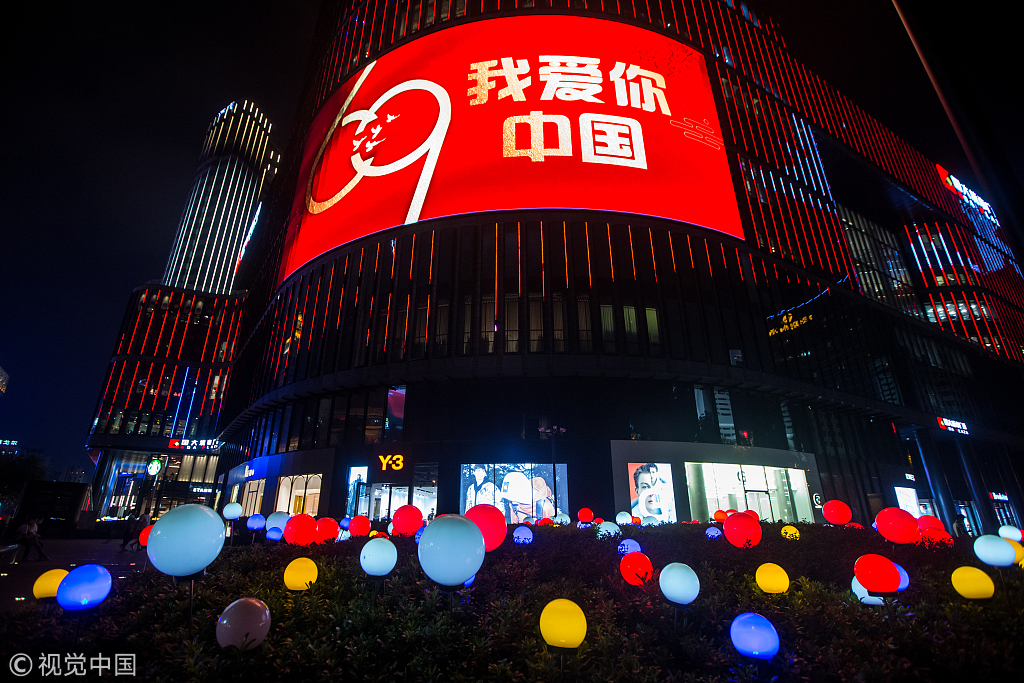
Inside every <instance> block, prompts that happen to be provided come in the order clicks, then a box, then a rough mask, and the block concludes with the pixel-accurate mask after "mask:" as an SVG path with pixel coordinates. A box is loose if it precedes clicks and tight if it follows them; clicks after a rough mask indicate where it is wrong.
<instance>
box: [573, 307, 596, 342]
mask: <svg viewBox="0 0 1024 683" xmlns="http://www.w3.org/2000/svg"><path fill="white" fill-rule="evenodd" d="M576 323H577V325H578V326H579V333H580V353H590V352H591V351H593V350H594V332H593V328H592V326H591V324H590V297H589V296H581V297H577V299H576Z"/></svg>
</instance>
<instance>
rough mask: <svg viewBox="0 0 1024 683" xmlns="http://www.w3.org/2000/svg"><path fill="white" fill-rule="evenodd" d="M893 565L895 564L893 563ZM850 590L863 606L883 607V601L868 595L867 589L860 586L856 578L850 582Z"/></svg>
mask: <svg viewBox="0 0 1024 683" xmlns="http://www.w3.org/2000/svg"><path fill="white" fill-rule="evenodd" d="M893 564H896V563H895V562H894V563H893ZM897 566H899V565H897ZM850 590H852V591H853V594H854V595H856V596H857V599H858V600H860V601H861V603H862V604H864V605H884V604H885V601H884V600H882V598H877V597H875V596H873V595H868V589H867V588H865V587H864V586H862V585H861V583H860V581H858V580H857V577H856V576H855V577H853V581H851V582H850Z"/></svg>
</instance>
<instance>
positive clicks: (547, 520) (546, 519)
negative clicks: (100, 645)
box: [537, 517, 555, 526]
mask: <svg viewBox="0 0 1024 683" xmlns="http://www.w3.org/2000/svg"><path fill="white" fill-rule="evenodd" d="M554 523H555V521H554V520H553V519H551V518H550V517H543V518H541V520H540V521H539V522H537V526H552V525H554Z"/></svg>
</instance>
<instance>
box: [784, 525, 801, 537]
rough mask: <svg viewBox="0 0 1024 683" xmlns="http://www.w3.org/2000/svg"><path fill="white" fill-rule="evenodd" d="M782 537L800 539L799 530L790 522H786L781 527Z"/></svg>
mask: <svg viewBox="0 0 1024 683" xmlns="http://www.w3.org/2000/svg"><path fill="white" fill-rule="evenodd" d="M782 537H783V538H788V539H789V540H791V541H797V540H799V539H800V530H799V529H797V528H796V527H795V526H792V525H791V524H787V525H786V526H784V527H782Z"/></svg>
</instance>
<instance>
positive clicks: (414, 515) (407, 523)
mask: <svg viewBox="0 0 1024 683" xmlns="http://www.w3.org/2000/svg"><path fill="white" fill-rule="evenodd" d="M391 523H392V524H394V527H392V531H393V532H394V534H395V536H414V535H415V534H416V532H417V531H419V530H420V528H421V527H422V526H423V513H422V512H420V509H419V508H418V507H416V506H415V505H403V506H402V507H400V508H398V509H397V510H395V516H394V517H393V518H392V520H391Z"/></svg>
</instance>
